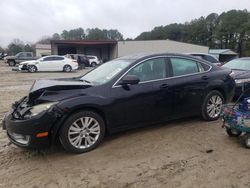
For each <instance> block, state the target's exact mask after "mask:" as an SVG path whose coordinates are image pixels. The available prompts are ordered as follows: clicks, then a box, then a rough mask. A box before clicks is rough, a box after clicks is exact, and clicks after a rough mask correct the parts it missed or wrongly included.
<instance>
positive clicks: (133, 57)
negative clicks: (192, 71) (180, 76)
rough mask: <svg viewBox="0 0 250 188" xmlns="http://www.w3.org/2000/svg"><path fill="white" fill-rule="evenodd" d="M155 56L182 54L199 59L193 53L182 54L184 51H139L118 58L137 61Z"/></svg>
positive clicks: (182, 55)
mask: <svg viewBox="0 0 250 188" xmlns="http://www.w3.org/2000/svg"><path fill="white" fill-rule="evenodd" d="M155 56H181V57H187V58H192V59H195V60H197V58H195V57H194V56H192V55H189V54H182V53H139V54H132V55H128V56H122V57H119V58H118V59H121V60H134V61H137V60H140V59H146V58H151V57H155ZM203 61H204V60H203Z"/></svg>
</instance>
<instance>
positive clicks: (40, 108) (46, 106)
mask: <svg viewBox="0 0 250 188" xmlns="http://www.w3.org/2000/svg"><path fill="white" fill-rule="evenodd" d="M57 103H58V102H48V103H43V104H38V105H35V106H33V107H32V108H31V109H30V113H28V114H26V115H25V117H26V118H28V117H33V116H36V115H38V114H40V113H41V112H43V111H46V110H49V109H50V108H51V107H52V106H54V105H55V104H57Z"/></svg>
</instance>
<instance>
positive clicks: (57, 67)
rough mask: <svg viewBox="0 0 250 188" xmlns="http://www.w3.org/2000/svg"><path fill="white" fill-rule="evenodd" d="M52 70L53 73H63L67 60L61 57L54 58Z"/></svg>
mask: <svg viewBox="0 0 250 188" xmlns="http://www.w3.org/2000/svg"><path fill="white" fill-rule="evenodd" d="M51 65H52V66H51V70H53V71H62V70H63V67H64V65H65V58H64V57H60V56H55V57H53V61H52V63H51Z"/></svg>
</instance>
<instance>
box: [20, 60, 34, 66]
mask: <svg viewBox="0 0 250 188" xmlns="http://www.w3.org/2000/svg"><path fill="white" fill-rule="evenodd" d="M29 63H30V64H34V63H38V61H36V60H29V61H23V62H22V63H20V65H23V64H29Z"/></svg>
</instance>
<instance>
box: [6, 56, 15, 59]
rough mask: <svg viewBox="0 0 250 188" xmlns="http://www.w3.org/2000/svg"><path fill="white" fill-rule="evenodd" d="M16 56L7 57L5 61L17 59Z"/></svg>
mask: <svg viewBox="0 0 250 188" xmlns="http://www.w3.org/2000/svg"><path fill="white" fill-rule="evenodd" d="M15 58H16V56H6V57H5V59H15Z"/></svg>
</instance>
